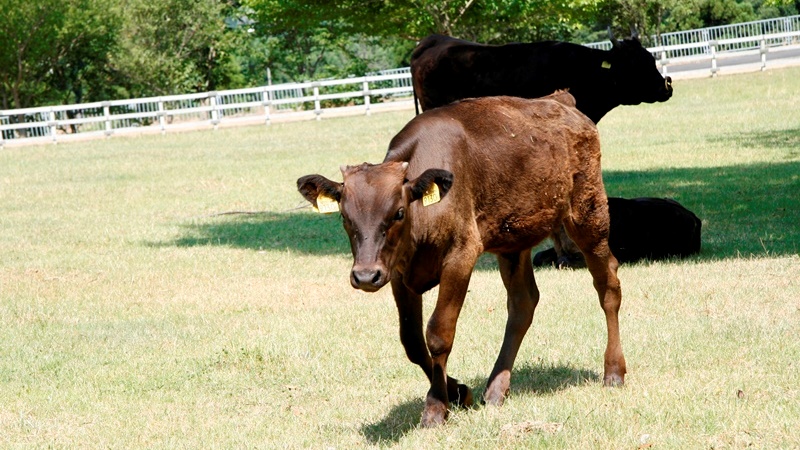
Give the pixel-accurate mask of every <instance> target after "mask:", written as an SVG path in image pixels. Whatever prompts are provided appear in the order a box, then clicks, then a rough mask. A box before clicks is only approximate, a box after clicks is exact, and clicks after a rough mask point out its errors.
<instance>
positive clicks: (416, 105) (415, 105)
mask: <svg viewBox="0 0 800 450" xmlns="http://www.w3.org/2000/svg"><path fill="white" fill-rule="evenodd" d="M411 92H412V93H413V94H414V111H415V112H416V113H417V114H416V115H419V102H418V101H417V89H416V88H415V87H414V81H413V79H412V81H411Z"/></svg>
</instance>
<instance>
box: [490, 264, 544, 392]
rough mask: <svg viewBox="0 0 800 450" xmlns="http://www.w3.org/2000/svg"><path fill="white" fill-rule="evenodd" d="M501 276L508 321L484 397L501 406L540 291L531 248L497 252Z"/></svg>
mask: <svg viewBox="0 0 800 450" xmlns="http://www.w3.org/2000/svg"><path fill="white" fill-rule="evenodd" d="M497 260H498V262H499V263H500V264H499V265H500V275H501V276H502V277H503V284H505V286H506V291H507V292H508V300H507V305H508V320H507V321H506V333H505V337H504V338H503V346H502V347H501V349H500V354H499V355H498V356H497V362H495V364H494V369H493V370H492V374H491V375H490V376H489V382H488V384H487V386H486V392H485V393H484V395H483V400H484V401H485V402H486V403H489V404H490V405H498V406H499V405H502V404H503V401H504V400H505V398H506V396H507V395H508V390H509V386H510V383H511V368H512V366H513V365H514V360H515V359H516V357H517V352H518V351H519V347H520V345H521V344H522V339H523V338H524V337H525V333H526V332H527V331H528V328H530V326H531V323H532V322H533V312H534V310H535V309H536V304H537V303H538V302H539V290H538V289H537V288H536V280H535V279H534V277H533V267H532V266H531V251H530V250H526V251H524V252H522V253H514V254H508V255H498V256H497Z"/></svg>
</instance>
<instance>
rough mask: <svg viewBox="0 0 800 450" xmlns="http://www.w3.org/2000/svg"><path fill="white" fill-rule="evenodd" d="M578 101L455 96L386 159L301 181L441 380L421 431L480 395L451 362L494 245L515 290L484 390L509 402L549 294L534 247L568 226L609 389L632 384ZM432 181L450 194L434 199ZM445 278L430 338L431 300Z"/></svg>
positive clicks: (602, 208)
mask: <svg viewBox="0 0 800 450" xmlns="http://www.w3.org/2000/svg"><path fill="white" fill-rule="evenodd" d="M574 105H575V101H574V99H573V97H572V96H571V95H569V94H567V93H557V94H554V95H551V96H549V97H545V98H543V99H536V100H526V99H520V98H512V97H487V98H481V99H473V100H466V101H462V102H458V103H455V104H452V105H448V106H445V107H442V108H437V109H434V110H431V111H429V112H426V113H424V114H422V115H419V116H417V117H416V118H415V119H414V120H412V121H411V122H409V123H408V125H406V126H405V128H403V130H402V131H400V133H398V134H397V136H395V137H394V139H393V140H392V142H391V144H390V147H389V151H388V153H387V155H386V158H385V160H384V162H383V163H382V164H378V165H370V164H367V163H364V164H362V165H359V166H349V167H343V168H342V174H343V176H344V181H343V183H337V182H334V181H331V180H328V179H327V178H325V177H323V176H321V175H309V176H305V177H302V178H300V179H299V180H297V186H298V190H299V191H300V192H301V193H302V194H303V196H304V197H305V198H306V199H307V200H308V201H309V202H311V203H312V204H313V205H314V206H321V205H322V199H333V200H336V201H337V202H338V203H339V206H340V209H341V213H342V218H343V222H344V228H345V230H346V232H347V235H348V236H349V237H350V246H351V250H352V252H353V257H354V263H353V268H352V271H351V276H350V282H351V284H352V285H353V287H355V288H357V289H362V290H364V291H368V292H373V291H377V290H378V289H380V288H381V287H383V286H384V285H386V284H387V283H391V285H392V292H393V294H394V298H395V302H396V304H397V309H398V311H399V315H400V340H401V342H402V344H403V346H404V348H405V350H406V354H407V355H408V357H409V359H410V360H411V361H412V362H414V363H415V364H417V365H419V366H420V367H421V368H422V370H423V371H424V372H425V375H427V377H428V379H429V380H430V383H431V386H430V390H429V391H428V394H427V397H426V401H425V409H424V411H423V413H422V425H423V426H431V425H436V424H440V423H443V422H444V421H445V419H446V417H447V410H448V404H449V402H450V401H454V402H456V403H458V404H461V405H469V404H471V403H472V393H471V391H470V389H469V388H468V387H467V386H465V385H463V384H459V383H458V381H457V380H455V379H453V378H451V377H449V376H447V369H446V367H447V358H448V356H449V355H450V350H451V349H452V346H453V338H454V336H455V331H456V321H457V319H458V315H459V312H460V311H461V306H462V303H463V301H464V297H465V295H466V293H467V286H468V284H469V279H470V276H471V274H472V269H473V267H474V266H475V263H476V261H477V259H478V256H479V255H480V254H481V253H483V252H491V253H494V254H496V255H497V259H498V261H499V267H500V274H501V276H502V279H503V283H504V284H505V286H506V290H507V294H508V301H507V306H508V321H507V323H506V331H505V337H504V339H503V344H502V347H501V349H500V354H499V356H498V358H497V361H496V362H495V365H494V369H493V370H492V373H491V375H490V376H489V381H488V384H487V389H486V392H485V394H484V400H485V401H486V402H488V403H490V404H495V405H499V404H502V403H503V401H504V399H505V397H506V396H507V395H508V392H509V384H510V380H511V369H512V366H513V363H514V359H515V358H516V356H517V351H518V350H519V347H520V344H521V343H522V339H523V337H524V336H525V333H526V332H527V330H528V328H529V327H530V325H531V322H532V320H533V312H534V309H535V308H536V304H537V302H538V301H539V291H538V290H537V288H536V282H535V281H534V276H533V268H532V266H531V247H533V246H534V245H536V244H537V243H539V242H540V241H541V240H543V239H544V238H546V237H547V236H549V235H550V234H551V233H552V232H553V230H556V229H558V228H559V227H560V226H561V225H562V224H563V225H564V226H565V227H566V229H567V231H568V232H569V234H570V236H571V237H572V239H573V240H574V241H575V243H576V244H577V245H578V247H579V248H580V249H581V250H582V251H583V253H584V255H585V257H586V263H587V265H588V267H589V270H590V272H591V275H592V278H593V279H594V286H595V288H596V290H597V293H598V295H599V297H600V304H601V306H602V308H603V311H604V312H605V316H606V324H607V327H608V343H607V346H606V351H605V368H604V370H605V373H604V377H603V381H604V384H606V385H619V384H622V383H623V382H624V376H625V358H624V357H623V354H622V347H621V345H620V338H619V326H618V317H617V316H618V311H619V307H620V301H621V291H620V285H619V280H618V279H617V261H616V259H614V257H613V256H612V255H611V252H610V250H609V247H608V227H609V217H608V206H607V201H606V194H605V191H604V189H603V180H602V178H601V175H600V143H599V140H598V135H597V130H596V128H595V126H594V124H593V123H592V122H591V121H590V120H589V119H588V118H587V117H586V116H584V115H583V114H581V113H580V112H579V111H578V110H577V109H575V107H574ZM434 185H435V186H436V188H437V189H438V195H439V196H440V197H441V201H439V202H438V203H434V204H430V205H428V206H425V205H424V203H426V204H427V203H428V202H425V199H424V198H423V197H426V193H429V192H430V191H431V189H432V188H433V186H434ZM433 200H434V201H435V200H436V199H435V198H434V199H433ZM437 284H438V285H439V286H440V287H439V297H438V299H437V301H436V306H435V308H434V311H433V313H432V315H431V317H430V319H429V321H428V325H427V330H426V332H425V334H424V335H423V330H422V328H423V318H422V294H423V293H424V292H426V291H428V290H429V289H431V288H433V287H434V286H436V285H437Z"/></svg>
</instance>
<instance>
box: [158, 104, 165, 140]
mask: <svg viewBox="0 0 800 450" xmlns="http://www.w3.org/2000/svg"><path fill="white" fill-rule="evenodd" d="M166 115H167V112H166V111H165V110H164V99H162V98H161V97H159V98H158V125H159V126H160V127H161V135H162V136H163V135H165V134H167V126H166V117H165V116H166Z"/></svg>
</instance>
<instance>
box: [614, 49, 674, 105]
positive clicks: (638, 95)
mask: <svg viewBox="0 0 800 450" xmlns="http://www.w3.org/2000/svg"><path fill="white" fill-rule="evenodd" d="M611 43H612V44H613V45H614V46H613V48H612V49H611V51H610V53H609V61H604V62H603V68H604V69H606V70H608V71H609V72H610V74H611V77H612V79H613V82H614V85H615V87H616V91H617V95H618V96H619V98H618V100H619V102H620V104H623V105H638V104H639V103H642V102H644V103H655V102H665V101H667V100H669V98H670V97H672V78H670V77H666V78H664V77H663V76H661V73H659V71H658V69H657V68H656V64H655V58H653V55H652V54H651V53H650V52H649V51H647V49H646V48H644V47H642V44H641V42H639V39H638V38H637V37H636V35H634V36H632V37H631V38H630V39H624V40H622V41H618V40H616V39H615V38H614V37H613V36H612V37H611Z"/></svg>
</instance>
